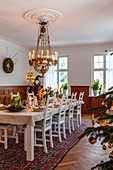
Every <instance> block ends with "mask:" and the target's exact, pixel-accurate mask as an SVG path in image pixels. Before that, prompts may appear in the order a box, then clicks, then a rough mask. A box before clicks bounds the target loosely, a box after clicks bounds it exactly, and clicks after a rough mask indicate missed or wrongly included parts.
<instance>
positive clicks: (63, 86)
mask: <svg viewBox="0 0 113 170" xmlns="http://www.w3.org/2000/svg"><path fill="white" fill-rule="evenodd" d="M62 88H63V93H64V95H66V93H67V89H68V83H65V84H62Z"/></svg>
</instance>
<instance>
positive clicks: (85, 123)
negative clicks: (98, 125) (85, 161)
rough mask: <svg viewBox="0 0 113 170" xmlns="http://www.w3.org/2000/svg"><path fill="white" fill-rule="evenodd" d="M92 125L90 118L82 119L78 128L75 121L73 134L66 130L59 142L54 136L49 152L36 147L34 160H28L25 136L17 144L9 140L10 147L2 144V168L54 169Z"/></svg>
mask: <svg viewBox="0 0 113 170" xmlns="http://www.w3.org/2000/svg"><path fill="white" fill-rule="evenodd" d="M89 126H91V121H90V120H82V124H81V126H80V127H79V128H77V125H76V121H75V130H74V131H72V133H71V134H69V133H68V130H67V131H66V139H62V142H61V143H60V142H58V138H54V139H53V141H54V147H53V148H50V146H49V145H48V152H47V154H45V153H44V152H43V148H41V147H35V155H34V161H32V162H30V161H26V152H25V151H24V137H23V135H22V134H21V135H19V144H15V141H14V139H9V140H8V149H6V150H5V149H4V146H3V144H0V169H2V170H6V169H9V170H16V169H18V170H22V169H24V170H28V169H29V170H52V169H54V168H55V167H56V166H57V165H58V164H59V162H60V161H61V160H62V159H63V157H64V156H65V155H66V153H67V152H68V151H69V150H70V149H71V148H72V147H73V146H74V145H76V144H77V142H79V139H78V137H79V136H80V135H81V134H82V133H83V132H84V130H85V129H86V128H87V127H89Z"/></svg>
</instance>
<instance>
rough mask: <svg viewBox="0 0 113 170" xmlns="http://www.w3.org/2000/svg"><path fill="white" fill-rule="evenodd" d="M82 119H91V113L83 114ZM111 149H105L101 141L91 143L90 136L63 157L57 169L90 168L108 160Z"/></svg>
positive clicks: (86, 169) (80, 169)
mask: <svg viewBox="0 0 113 170" xmlns="http://www.w3.org/2000/svg"><path fill="white" fill-rule="evenodd" d="M82 119H91V115H89V114H87V115H83V116H82ZM110 152H111V149H109V148H108V149H107V150H105V151H104V150H103V149H102V146H101V144H100V142H99V141H98V142H97V143H96V144H95V145H91V144H90V143H89V142H88V138H87V137H84V138H83V139H81V140H80V141H79V142H78V143H77V144H76V145H75V146H74V147H73V148H72V149H71V150H70V151H69V152H68V153H67V154H66V156H65V157H64V158H63V160H62V161H61V162H60V164H59V165H58V166H57V167H56V168H55V170H90V169H91V167H93V166H95V165H96V164H97V163H99V162H100V161H101V160H107V158H108V156H109V153H110Z"/></svg>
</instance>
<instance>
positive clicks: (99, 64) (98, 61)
mask: <svg viewBox="0 0 113 170" xmlns="http://www.w3.org/2000/svg"><path fill="white" fill-rule="evenodd" d="M103 67H104V56H94V68H103Z"/></svg>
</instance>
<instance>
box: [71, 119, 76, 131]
mask: <svg viewBox="0 0 113 170" xmlns="http://www.w3.org/2000/svg"><path fill="white" fill-rule="evenodd" d="M72 129H73V130H75V127H74V121H73V117H72Z"/></svg>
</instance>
